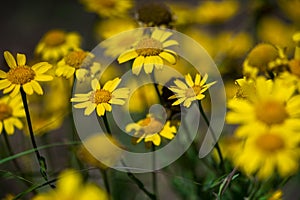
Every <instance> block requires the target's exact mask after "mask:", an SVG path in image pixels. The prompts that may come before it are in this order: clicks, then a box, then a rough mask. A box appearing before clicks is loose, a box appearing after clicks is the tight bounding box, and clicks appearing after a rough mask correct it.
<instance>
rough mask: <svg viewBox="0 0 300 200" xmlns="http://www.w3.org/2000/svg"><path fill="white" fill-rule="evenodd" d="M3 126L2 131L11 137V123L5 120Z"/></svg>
mask: <svg viewBox="0 0 300 200" xmlns="http://www.w3.org/2000/svg"><path fill="white" fill-rule="evenodd" d="M3 124H4V129H5V130H6V132H7V134H9V135H12V134H13V133H14V131H15V129H14V126H13V124H12V122H11V121H10V120H9V119H7V120H4V121H3Z"/></svg>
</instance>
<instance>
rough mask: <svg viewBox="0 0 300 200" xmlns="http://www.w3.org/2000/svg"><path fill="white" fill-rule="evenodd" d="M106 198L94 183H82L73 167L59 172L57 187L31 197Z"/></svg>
mask: <svg viewBox="0 0 300 200" xmlns="http://www.w3.org/2000/svg"><path fill="white" fill-rule="evenodd" d="M62 199H63V200H67V199H73V200H88V199H93V200H108V199H109V198H108V196H107V194H106V193H105V192H104V191H103V189H101V188H100V187H98V186H97V185H96V184H94V183H84V182H83V180H82V177H81V175H80V174H79V173H78V172H76V171H75V170H73V169H65V170H64V171H62V172H61V173H60V174H59V177H58V180H57V187H56V189H55V190H50V191H48V192H45V193H40V194H38V195H36V196H34V197H33V200H62Z"/></svg>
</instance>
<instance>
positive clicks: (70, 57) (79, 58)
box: [64, 51, 87, 69]
mask: <svg viewBox="0 0 300 200" xmlns="http://www.w3.org/2000/svg"><path fill="white" fill-rule="evenodd" d="M86 56H87V53H86V52H84V51H72V52H70V53H68V54H67V55H66V57H65V58H64V59H65V62H66V64H67V65H70V66H71V67H74V68H75V69H79V68H80V66H81V64H82V63H83V61H84V59H85V58H86Z"/></svg>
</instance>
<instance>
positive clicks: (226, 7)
mask: <svg viewBox="0 0 300 200" xmlns="http://www.w3.org/2000/svg"><path fill="white" fill-rule="evenodd" d="M239 6H240V5H239V2H238V1H235V0H231V1H227V0H226V1H224V0H223V1H203V2H201V3H200V4H199V5H198V7H197V9H196V11H195V13H194V14H195V18H196V19H197V21H198V23H201V24H202V23H222V22H224V21H226V20H229V19H231V18H232V17H233V16H235V15H236V14H237V11H238V9H239Z"/></svg>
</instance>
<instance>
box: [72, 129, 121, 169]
mask: <svg viewBox="0 0 300 200" xmlns="http://www.w3.org/2000/svg"><path fill="white" fill-rule="evenodd" d="M117 147H120V148H121V145H120V144H119V143H118V141H117V140H116V139H114V138H113V137H112V136H110V135H105V134H95V135H92V136H89V137H88V138H87V139H85V140H83V143H82V145H81V146H80V148H79V149H78V151H77V155H78V157H79V159H80V160H82V161H83V162H85V163H87V164H89V165H92V166H95V167H98V168H102V169H106V168H107V167H110V166H112V165H114V164H115V163H117V162H118V161H119V160H120V156H121V153H122V152H121V149H118V148H117Z"/></svg>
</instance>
